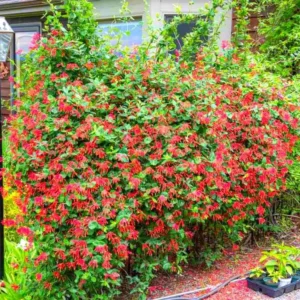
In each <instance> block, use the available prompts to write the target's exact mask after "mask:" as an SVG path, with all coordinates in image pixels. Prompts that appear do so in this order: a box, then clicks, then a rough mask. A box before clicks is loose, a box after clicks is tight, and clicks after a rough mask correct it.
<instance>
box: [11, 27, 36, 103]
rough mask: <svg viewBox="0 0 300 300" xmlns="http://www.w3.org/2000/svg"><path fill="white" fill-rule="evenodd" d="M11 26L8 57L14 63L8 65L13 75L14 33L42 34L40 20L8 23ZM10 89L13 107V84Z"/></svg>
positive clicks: (14, 56)
mask: <svg viewBox="0 0 300 300" xmlns="http://www.w3.org/2000/svg"><path fill="white" fill-rule="evenodd" d="M10 26H11V28H12V29H13V31H14V37H13V42H12V45H11V51H10V58H11V60H12V61H13V62H14V64H11V67H10V74H11V75H15V74H14V73H15V71H16V67H17V60H16V59H17V56H16V50H17V49H16V33H18V32H37V33H39V34H42V22H26V23H13V22H12V23H10ZM10 90H11V97H10V98H11V99H10V105H11V107H13V105H14V92H15V89H14V84H13V83H11V84H10Z"/></svg>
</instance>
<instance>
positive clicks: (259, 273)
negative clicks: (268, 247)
mask: <svg viewBox="0 0 300 300" xmlns="http://www.w3.org/2000/svg"><path fill="white" fill-rule="evenodd" d="M265 276H266V272H265V271H264V270H263V269H262V268H260V267H257V268H254V269H253V270H251V271H250V275H249V277H250V278H252V279H255V280H262V279H263V278H264V277H265Z"/></svg>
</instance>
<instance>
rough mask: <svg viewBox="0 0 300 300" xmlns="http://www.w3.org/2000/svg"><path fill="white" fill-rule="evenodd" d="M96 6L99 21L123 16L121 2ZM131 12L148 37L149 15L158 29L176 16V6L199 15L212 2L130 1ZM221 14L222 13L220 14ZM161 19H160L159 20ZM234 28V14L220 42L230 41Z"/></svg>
mask: <svg viewBox="0 0 300 300" xmlns="http://www.w3.org/2000/svg"><path fill="white" fill-rule="evenodd" d="M91 2H93V4H94V6H95V16H96V18H97V19H98V20H105V19H113V18H114V17H119V16H121V14H120V8H121V1H120V0H100V1H99V0H93V1H91ZM128 2H129V7H128V8H129V10H130V12H131V15H132V16H133V17H142V19H143V21H144V29H145V30H144V35H147V31H146V26H147V25H146V23H147V22H146V20H147V15H150V16H151V18H152V20H153V25H154V26H156V27H157V28H160V27H162V26H163V20H164V15H168V14H176V8H175V7H176V6H180V7H181V10H182V12H183V13H197V12H198V11H199V9H200V8H201V7H203V6H204V5H205V4H206V3H209V2H210V0H195V1H194V3H195V4H194V5H189V4H188V3H189V1H188V0H148V5H145V3H144V1H143V0H129V1H128ZM220 14H221V12H220ZM157 17H159V18H157ZM231 28H232V12H231V11H229V12H228V13H227V14H226V21H225V22H224V24H223V26H222V27H221V31H220V39H219V40H220V42H221V41H222V40H230V38H231Z"/></svg>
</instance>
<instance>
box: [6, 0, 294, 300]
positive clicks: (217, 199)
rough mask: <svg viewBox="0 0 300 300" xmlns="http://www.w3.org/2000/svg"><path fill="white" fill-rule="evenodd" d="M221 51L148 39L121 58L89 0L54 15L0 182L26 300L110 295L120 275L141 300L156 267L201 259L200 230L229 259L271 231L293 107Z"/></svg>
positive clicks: (27, 83)
mask: <svg viewBox="0 0 300 300" xmlns="http://www.w3.org/2000/svg"><path fill="white" fill-rule="evenodd" d="M214 3H217V2H214ZM214 9H217V8H216V7H214ZM208 11H209V12H211V9H210V8H209V9H208ZM61 17H65V18H67V20H68V22H67V26H66V28H64V27H63V26H62V24H61V23H60V21H59V20H60V18H61ZM198 25H199V26H202V25H203V24H202V23H201V22H199V24H198ZM196 30H200V29H197V26H196ZM161 34H162V36H163V35H164V34H165V32H164V31H163V32H162V33H161ZM157 40H159V37H158V39H157ZM190 42H191V41H190ZM197 42H198V41H197ZM222 45H223V48H224V49H223V50H222V52H221V53H219V54H216V53H214V54H213V55H209V54H205V53H208V51H207V49H206V50H203V51H202V50H201V48H202V47H204V48H205V42H204V44H203V45H201V48H199V47H198V46H199V45H197V47H198V48H199V49H198V52H197V53H195V55H194V56H193V57H191V56H190V55H187V56H185V53H184V49H183V52H175V54H174V55H171V54H170V55H166V53H169V52H170V51H169V50H170V49H168V45H167V44H165V45H161V46H162V50H163V51H157V52H155V51H151V49H152V50H153V49H154V48H155V49H156V50H157V45H156V40H154V41H153V45H152V44H151V43H150V44H149V41H147V42H145V43H144V44H142V45H141V46H137V47H135V48H134V49H121V48H120V49H119V48H118V49H117V50H116V49H115V48H114V46H111V45H110V42H109V41H107V40H106V39H105V38H103V37H102V36H101V35H100V36H99V33H98V30H97V23H96V22H95V20H94V19H93V12H92V4H90V3H88V2H87V1H85V0H76V1H75V0H67V1H66V4H65V12H64V13H63V14H62V13H60V12H58V11H55V10H54V11H53V14H52V15H50V16H49V17H48V22H47V27H46V35H45V36H43V37H41V38H40V39H39V40H36V41H35V44H34V45H33V47H32V51H31V52H30V54H29V55H28V56H27V58H26V61H25V64H24V67H23V69H22V74H23V75H22V78H21V82H18V83H16V85H17V87H18V88H19V91H20V93H19V94H20V95H21V96H20V98H19V99H16V106H17V112H16V115H13V116H12V117H11V119H10V121H9V123H10V126H9V135H10V148H11V151H12V155H11V161H10V164H9V172H7V175H6V176H8V177H9V180H10V182H12V183H13V184H14V187H15V188H16V189H17V190H18V191H19V193H20V194H21V195H22V201H19V204H20V208H21V210H22V212H23V214H22V219H23V221H24V223H22V222H20V221H22V220H20V218H19V219H18V221H19V222H18V224H16V222H11V221H10V220H6V224H7V225H14V226H15V225H16V226H17V232H18V233H19V234H20V235H22V236H25V237H27V239H28V240H29V241H30V242H33V243H34V248H35V252H34V254H33V255H31V256H29V257H28V264H29V267H28V269H27V273H26V274H27V276H28V278H29V279H30V280H28V281H27V282H26V285H27V288H28V289H29V291H30V293H29V294H30V296H29V297H32V299H42V298H47V297H50V298H51V297H52V298H53V299H54V298H56V299H67V298H68V297H71V298H72V299H112V298H113V297H114V296H115V295H117V294H118V293H119V289H118V287H119V286H120V284H121V282H122V280H123V279H124V278H125V277H126V275H127V276H128V277H129V279H130V280H131V282H132V283H133V284H134V289H133V291H135V292H138V293H140V296H139V297H140V298H139V299H144V298H146V290H147V287H148V285H149V282H150V281H151V279H152V278H153V277H154V274H155V272H156V271H158V270H160V269H163V270H168V271H180V265H181V263H183V262H186V261H187V259H188V258H189V257H190V256H195V257H197V255H198V254H199V247H200V248H201V247H203V245H205V241H204V240H203V239H202V238H201V228H203V226H207V225H210V224H213V225H214V227H212V228H213V230H215V231H214V234H215V237H216V238H217V237H218V236H222V239H223V242H224V245H225V244H227V245H229V244H231V245H233V249H237V248H238V246H237V245H236V243H237V242H239V241H240V240H242V238H243V237H244V235H245V233H246V232H247V229H248V228H249V226H250V224H251V226H252V227H255V226H257V227H259V226H262V225H263V224H264V223H265V222H266V220H265V213H266V210H267V209H268V207H269V206H270V199H271V198H272V197H274V196H276V195H277V194H278V193H279V192H280V191H281V190H283V189H285V181H286V174H287V170H288V169H287V166H288V165H289V163H290V161H289V160H288V154H289V153H290V152H291V150H292V147H293V145H294V143H295V141H296V140H297V136H296V135H295V130H296V129H297V127H298V120H297V119H296V118H295V117H294V116H293V110H295V107H293V106H291V105H289V104H288V103H287V102H285V96H284V90H283V89H279V88H277V87H276V86H272V85H271V84H270V83H269V82H268V81H266V80H265V79H264V76H263V74H262V75H261V74H260V73H259V72H258V71H257V68H256V66H255V64H250V63H248V64H247V63H246V64H245V63H244V60H243V63H241V61H240V59H239V56H238V55H237V54H236V53H235V51H234V49H233V48H232V46H231V45H230V43H229V42H224V43H223V44H222ZM204 48H203V49H204ZM155 49H154V50H155ZM149 53H150V54H149ZM153 53H156V54H157V55H153ZM148 54H149V55H148ZM178 56H181V58H180V59H178ZM185 57H187V59H188V60H186V61H185ZM221 246H223V245H221ZM63 297H65V298H63Z"/></svg>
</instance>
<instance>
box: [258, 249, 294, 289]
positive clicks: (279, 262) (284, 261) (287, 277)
mask: <svg viewBox="0 0 300 300" xmlns="http://www.w3.org/2000/svg"><path fill="white" fill-rule="evenodd" d="M274 246H275V249H273V250H271V251H264V252H263V256H262V257H261V259H260V262H264V261H265V262H266V263H265V268H266V270H267V273H268V276H267V277H266V278H265V279H264V283H265V284H267V285H270V284H271V283H272V284H276V283H278V287H283V286H285V285H288V284H290V283H291V281H292V275H294V274H295V272H296V270H297V269H298V265H299V263H298V262H297V261H296V257H297V256H298V253H299V250H298V249H297V248H295V247H288V246H285V245H284V244H282V245H274Z"/></svg>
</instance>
